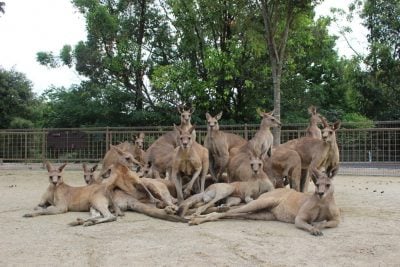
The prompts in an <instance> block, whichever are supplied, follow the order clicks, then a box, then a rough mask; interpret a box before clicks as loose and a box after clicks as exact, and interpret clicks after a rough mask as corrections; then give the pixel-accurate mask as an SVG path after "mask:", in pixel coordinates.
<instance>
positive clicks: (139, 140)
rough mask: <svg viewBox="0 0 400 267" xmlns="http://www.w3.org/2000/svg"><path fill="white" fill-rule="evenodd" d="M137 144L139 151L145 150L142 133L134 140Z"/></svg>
mask: <svg viewBox="0 0 400 267" xmlns="http://www.w3.org/2000/svg"><path fill="white" fill-rule="evenodd" d="M134 142H135V147H137V148H138V149H143V147H144V133H140V134H139V136H137V137H136V138H135V139H134Z"/></svg>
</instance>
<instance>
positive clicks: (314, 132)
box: [306, 106, 322, 139]
mask: <svg viewBox="0 0 400 267" xmlns="http://www.w3.org/2000/svg"><path fill="white" fill-rule="evenodd" d="M308 113H309V114H310V115H311V117H310V123H309V125H308V127H307V129H306V136H309V137H313V138H317V139H322V134H321V129H320V128H318V123H322V121H321V119H320V115H319V114H318V113H317V108H316V107H315V106H310V107H308Z"/></svg>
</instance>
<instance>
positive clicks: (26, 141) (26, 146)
mask: <svg viewBox="0 0 400 267" xmlns="http://www.w3.org/2000/svg"><path fill="white" fill-rule="evenodd" d="M27 161H28V132H26V131H25V164H27Z"/></svg>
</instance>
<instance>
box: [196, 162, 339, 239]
mask: <svg viewBox="0 0 400 267" xmlns="http://www.w3.org/2000/svg"><path fill="white" fill-rule="evenodd" d="M334 173H336V172H334ZM312 178H313V182H314V184H315V192H314V194H312V195H310V194H306V193H301V192H297V191H295V190H293V189H287V188H280V189H275V190H273V191H271V192H268V193H264V194H262V195H261V196H260V197H259V198H258V199H256V200H254V201H252V202H250V203H248V204H246V205H244V206H241V207H238V208H235V209H231V210H229V211H227V212H223V213H216V212H214V213H210V214H207V215H199V216H194V217H193V218H192V219H191V220H190V221H189V224H190V225H197V224H200V223H204V222H209V221H216V220H218V219H220V218H242V219H254V220H266V221H281V222H287V223H294V224H295V225H296V227H297V228H300V229H303V230H306V231H308V232H310V233H311V234H312V235H316V236H320V235H322V232H321V229H323V228H333V227H336V226H338V224H339V222H340V212H339V208H338V207H337V206H336V203H335V198H334V196H333V191H334V190H333V184H332V178H333V176H331V177H328V176H327V175H326V174H325V173H322V172H320V171H318V170H317V169H316V168H314V169H312Z"/></svg>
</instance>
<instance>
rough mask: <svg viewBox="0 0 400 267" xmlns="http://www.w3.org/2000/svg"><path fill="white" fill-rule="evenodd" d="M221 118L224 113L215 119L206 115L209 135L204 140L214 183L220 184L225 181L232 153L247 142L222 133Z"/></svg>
mask: <svg viewBox="0 0 400 267" xmlns="http://www.w3.org/2000/svg"><path fill="white" fill-rule="evenodd" d="M221 117H222V112H220V113H218V114H217V115H216V116H215V117H212V116H211V115H210V114H209V113H206V119H207V135H206V137H205V139H204V147H206V148H207V149H208V153H209V159H210V174H211V176H212V178H213V179H214V181H219V182H221V181H223V178H222V175H223V173H224V171H225V169H226V167H227V165H228V162H229V157H230V153H231V151H232V150H233V149H235V148H239V147H241V146H242V145H244V144H246V142H247V141H246V140H245V139H244V138H242V137H241V136H239V135H236V134H232V133H225V132H223V131H220V130H219V123H218V121H219V120H220V119H221Z"/></svg>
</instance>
